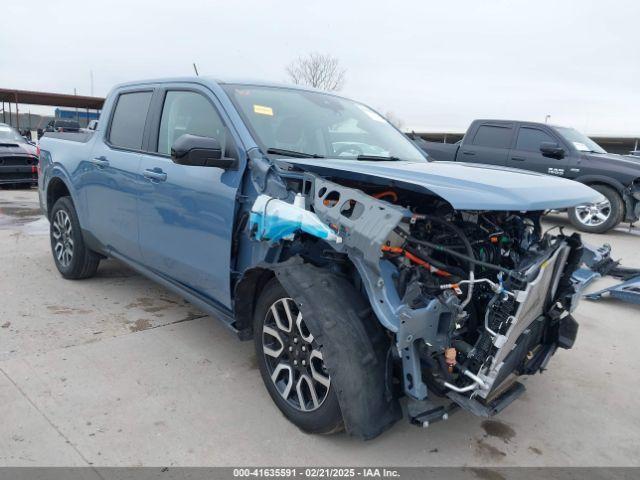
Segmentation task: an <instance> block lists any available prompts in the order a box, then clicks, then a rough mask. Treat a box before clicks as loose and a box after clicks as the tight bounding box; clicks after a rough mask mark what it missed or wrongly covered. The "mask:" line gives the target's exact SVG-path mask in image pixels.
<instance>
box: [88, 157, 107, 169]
mask: <svg viewBox="0 0 640 480" xmlns="http://www.w3.org/2000/svg"><path fill="white" fill-rule="evenodd" d="M91 163H93V164H94V165H95V166H96V167H98V168H105V167H108V166H109V160H107V157H96V158H94V159H93V160H91Z"/></svg>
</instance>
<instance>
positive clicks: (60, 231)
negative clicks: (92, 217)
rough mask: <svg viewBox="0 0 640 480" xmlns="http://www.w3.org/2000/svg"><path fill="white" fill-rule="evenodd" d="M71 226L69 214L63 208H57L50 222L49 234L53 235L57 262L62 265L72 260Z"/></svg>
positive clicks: (65, 265) (68, 263) (67, 264)
mask: <svg viewBox="0 0 640 480" xmlns="http://www.w3.org/2000/svg"><path fill="white" fill-rule="evenodd" d="M72 234H73V227H72V224H71V218H70V217H69V214H68V213H67V212H66V211H64V210H58V211H57V212H56V214H55V216H54V219H53V223H52V224H51V236H52V237H53V240H54V244H53V251H54V255H55V256H56V258H57V259H58V262H59V263H60V265H61V266H63V267H65V268H66V267H68V266H69V265H70V264H71V261H72V260H73V246H74V245H73V235H72Z"/></svg>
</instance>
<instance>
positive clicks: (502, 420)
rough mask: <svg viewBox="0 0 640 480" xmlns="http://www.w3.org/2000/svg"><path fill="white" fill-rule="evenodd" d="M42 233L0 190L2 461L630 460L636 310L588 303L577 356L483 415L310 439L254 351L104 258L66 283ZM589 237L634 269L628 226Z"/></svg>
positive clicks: (33, 198)
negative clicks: (278, 399) (363, 437)
mask: <svg viewBox="0 0 640 480" xmlns="http://www.w3.org/2000/svg"><path fill="white" fill-rule="evenodd" d="M554 220H557V221H558V222H560V223H564V224H566V221H565V220H564V219H563V218H562V217H558V218H557V219H554ZM47 232H48V223H47V222H46V220H44V219H42V218H40V217H39V213H38V209H37V193H36V191H35V190H31V191H25V190H0V247H1V248H0V265H2V273H1V274H0V327H1V328H0V404H1V405H2V416H1V418H2V420H1V421H0V465H2V466H5V465H23V466H39V465H59V466H62V465H67V466H74V465H78V466H80V465H88V464H93V465H126V466H129V465H183V466H184V465H309V464H312V465H332V464H342V465H396V466H401V465H430V466H440V465H454V466H459V465H463V466H481V465H501V466H509V465H529V466H543V465H552V466H565V465H568V466H596V465H602V466H628V465H635V466H638V465H640V408H639V407H640V402H639V400H638V397H639V393H640V373H639V372H640V359H639V356H638V345H640V307H637V306H632V305H627V304H624V303H621V302H617V301H614V300H602V301H600V302H589V301H583V302H582V304H581V306H580V307H579V309H578V311H577V314H576V317H577V319H578V321H579V322H580V324H581V327H580V333H579V338H578V341H577V344H576V346H575V348H574V349H573V350H571V351H560V352H559V353H558V354H557V355H556V356H555V358H554V359H553V361H552V362H551V364H550V369H549V370H548V371H547V372H546V373H545V374H543V375H537V376H534V377H531V378H529V379H527V380H526V384H527V393H526V394H525V396H524V397H523V399H522V400H520V401H518V402H516V403H514V404H513V405H511V406H510V407H509V408H508V409H507V410H505V411H504V412H503V413H502V414H501V415H499V416H498V417H497V418H495V419H494V420H492V421H488V422H487V421H483V420H482V419H478V418H475V417H473V416H471V415H469V414H467V413H464V412H461V413H457V414H456V415H454V416H453V417H452V418H451V419H450V420H449V421H447V422H441V423H439V424H435V425H433V426H432V427H431V428H429V429H427V430H421V429H418V428H416V427H412V426H410V425H409V424H408V423H407V422H406V421H402V422H399V423H397V424H396V425H395V426H394V427H393V428H392V429H391V430H390V431H389V432H387V433H385V434H384V435H382V436H381V437H379V438H377V439H375V440H373V441H370V442H361V441H358V440H355V439H352V438H349V437H347V436H346V435H338V436H331V437H320V436H311V435H306V434H304V433H301V432H300V431H298V430H297V429H296V428H295V427H294V426H292V425H291V424H290V423H289V422H288V421H286V420H285V419H284V417H283V416H282V415H281V414H280V413H279V411H278V410H277V409H276V407H275V405H274V404H273V403H272V401H271V399H270V398H269V396H268V394H267V392H266V390H265V389H264V387H263V385H262V381H261V379H260V376H259V372H258V370H257V368H256V360H255V355H254V353H253V345H252V343H250V342H240V341H239V340H237V339H236V337H235V336H234V335H233V334H232V333H231V332H229V331H228V330H226V328H225V327H224V326H223V325H222V324H221V323H219V322H217V321H216V320H215V319H213V318H210V317H208V316H204V315H203V314H202V313H200V312H198V311H197V310H196V309H195V308H193V307H192V306H190V305H189V304H188V303H186V302H184V301H182V300H181V299H179V298H177V297H176V296H174V295H172V294H170V293H169V292H167V291H166V290H164V289H163V288H161V287H159V286H157V285H155V284H154V283H152V282H150V281H148V280H146V279H145V278H142V277H140V276H139V275H137V274H135V273H134V272H132V271H131V270H129V269H128V268H126V267H125V266H123V265H121V264H119V263H116V262H114V261H105V262H103V263H102V265H101V267H100V269H99V271H98V275H97V276H96V277H95V278H93V279H90V280H84V281H77V282H73V281H65V280H63V279H62V278H61V277H60V276H59V274H58V272H57V271H56V268H55V266H54V264H53V261H52V258H51V254H50V250H49V243H48V235H47ZM587 237H588V240H589V241H591V242H592V243H596V244H601V243H603V242H608V243H610V244H611V245H612V246H613V253H614V257H616V258H622V259H623V264H624V265H626V266H635V267H640V249H639V248H638V245H639V243H640V238H639V237H640V232H639V231H638V230H637V229H636V230H634V231H632V232H629V231H628V229H627V227H619V228H618V230H616V231H615V232H613V233H611V234H610V235H607V236H587ZM609 283H615V280H609V279H603V280H600V281H598V282H597V283H596V284H595V285H594V286H592V289H596V288H601V287H603V286H605V285H607V284H609Z"/></svg>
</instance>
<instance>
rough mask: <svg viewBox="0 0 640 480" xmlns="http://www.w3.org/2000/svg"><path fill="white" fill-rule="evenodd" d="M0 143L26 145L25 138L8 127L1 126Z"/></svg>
mask: <svg viewBox="0 0 640 480" xmlns="http://www.w3.org/2000/svg"><path fill="white" fill-rule="evenodd" d="M0 142H19V143H24V138H22V137H21V136H20V134H19V133H18V132H17V131H15V130H14V129H13V128H11V127H10V126H8V125H0Z"/></svg>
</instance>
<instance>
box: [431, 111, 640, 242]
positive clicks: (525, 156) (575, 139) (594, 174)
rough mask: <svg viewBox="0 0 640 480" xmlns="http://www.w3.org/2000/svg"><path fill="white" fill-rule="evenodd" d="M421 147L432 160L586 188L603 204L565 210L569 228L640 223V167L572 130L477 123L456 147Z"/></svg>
mask: <svg viewBox="0 0 640 480" xmlns="http://www.w3.org/2000/svg"><path fill="white" fill-rule="evenodd" d="M421 147H422V148H423V149H424V150H425V151H426V152H427V153H428V154H429V156H430V157H431V158H432V159H434V160H440V161H458V162H473V163H482V164H485V165H499V166H506V167H513V168H520V169H525V170H532V171H535V172H541V173H546V174H549V175H555V176H560V177H565V178H570V179H572V180H576V181H578V182H581V183H584V184H586V185H589V186H590V187H592V188H594V189H595V190H597V191H599V192H600V193H602V195H604V197H605V198H606V200H605V201H603V202H598V203H595V204H584V205H576V206H575V207H573V208H571V209H569V211H568V213H569V219H570V220H571V223H572V224H573V225H574V226H575V227H576V228H577V229H579V230H581V231H583V232H591V233H605V232H608V231H609V230H611V229H612V228H614V227H615V226H616V225H618V224H619V223H620V222H622V221H627V222H630V223H633V222H635V221H637V220H638V219H639V218H640V163H639V162H637V161H634V160H632V159H629V158H628V157H625V156H624V155H616V154H613V153H607V152H606V151H605V150H604V149H602V148H601V147H600V146H599V145H598V144H597V143H595V142H594V141H593V140H591V139H590V138H589V137H587V136H586V135H583V134H582V133H580V132H578V131H577V130H575V129H573V128H567V127H558V126H553V125H547V124H544V123H534V122H519V121H507V120H475V121H474V122H473V123H472V124H471V126H470V127H469V129H468V130H467V133H466V134H465V136H464V138H463V139H462V141H461V142H460V143H458V144H445V143H436V142H424V143H423V144H422V145H421Z"/></svg>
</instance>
